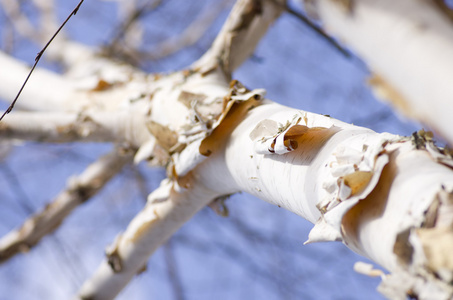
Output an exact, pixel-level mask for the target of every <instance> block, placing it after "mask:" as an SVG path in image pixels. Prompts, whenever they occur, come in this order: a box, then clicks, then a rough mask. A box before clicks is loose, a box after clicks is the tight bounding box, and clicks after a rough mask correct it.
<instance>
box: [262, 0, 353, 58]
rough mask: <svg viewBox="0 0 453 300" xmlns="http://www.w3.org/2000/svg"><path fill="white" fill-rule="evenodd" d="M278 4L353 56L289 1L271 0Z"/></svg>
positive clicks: (341, 51) (348, 56) (339, 49)
mask: <svg viewBox="0 0 453 300" xmlns="http://www.w3.org/2000/svg"><path fill="white" fill-rule="evenodd" d="M270 1H272V2H273V3H275V4H276V5H278V6H280V7H282V8H283V9H284V10H285V11H286V12H287V13H289V14H290V15H292V16H294V17H296V18H297V19H299V20H300V21H302V22H303V23H305V24H306V25H307V26H308V27H310V28H311V29H312V30H314V31H315V32H316V33H317V34H319V35H320V36H321V37H322V38H323V39H325V40H326V41H327V42H328V43H329V44H330V45H332V46H333V47H334V48H335V49H337V50H338V51H339V52H340V53H341V54H343V55H344V56H345V57H347V58H351V53H350V52H349V51H348V50H346V49H345V48H344V47H343V46H341V45H340V44H339V43H338V42H337V41H336V40H335V39H333V38H332V37H331V36H329V35H328V34H327V33H325V32H324V30H323V29H322V28H321V27H320V26H318V25H316V24H315V23H313V22H312V21H311V20H310V19H309V18H308V17H307V16H306V15H304V14H302V13H300V12H298V11H295V10H294V9H292V8H291V7H289V6H288V4H287V3H280V2H279V1H277V0H270Z"/></svg>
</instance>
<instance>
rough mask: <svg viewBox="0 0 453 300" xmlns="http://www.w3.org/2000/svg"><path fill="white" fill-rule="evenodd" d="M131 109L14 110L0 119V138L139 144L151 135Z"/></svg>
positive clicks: (141, 119) (51, 141)
mask: <svg viewBox="0 0 453 300" xmlns="http://www.w3.org/2000/svg"><path fill="white" fill-rule="evenodd" d="M144 123H145V121H144V119H143V118H140V115H138V114H133V113H131V112H128V111H125V112H94V113H46V112H14V113H12V114H11V115H10V116H8V118H7V119H5V120H3V121H2V122H1V123H0V138H3V139H21V140H28V141H36V142H48V143H69V142H113V143H117V144H128V145H131V146H135V147H138V146H140V145H141V144H142V143H144V142H145V141H146V140H148V139H149V138H150V137H151V135H150V134H149V132H148V130H147V129H146V127H145V126H144Z"/></svg>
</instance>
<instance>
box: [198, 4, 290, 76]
mask: <svg viewBox="0 0 453 300" xmlns="http://www.w3.org/2000/svg"><path fill="white" fill-rule="evenodd" d="M281 12H282V7H281V6H280V5H276V4H275V3H272V2H270V1H258V0H239V1H237V2H236V4H235V5H234V7H233V9H232V11H231V13H230V15H229V16H228V19H227V21H226V22H225V24H224V25H223V27H222V30H221V31H220V33H219V34H218V35H217V37H216V39H215V41H214V43H213V44H212V46H211V48H210V49H209V50H208V51H207V52H206V53H205V54H204V55H203V56H202V57H201V58H200V59H199V60H197V61H196V62H195V63H194V64H193V65H192V67H193V68H195V69H198V70H200V72H201V73H203V74H207V73H209V72H211V71H214V70H216V69H218V68H219V69H220V70H221V71H222V72H223V73H224V74H225V76H226V77H227V78H229V77H230V76H231V73H232V72H233V71H234V70H235V69H236V68H238V67H239V66H240V65H241V64H242V63H243V62H244V61H245V60H246V59H247V58H249V57H250V56H251V55H252V53H253V51H254V50H255V47H256V46H257V44H258V43H259V41H260V40H261V38H262V37H263V36H264V35H265V33H266V32H267V29H268V28H269V26H270V25H271V24H272V23H273V22H274V21H275V20H276V19H277V18H278V17H279V16H280V13H281Z"/></svg>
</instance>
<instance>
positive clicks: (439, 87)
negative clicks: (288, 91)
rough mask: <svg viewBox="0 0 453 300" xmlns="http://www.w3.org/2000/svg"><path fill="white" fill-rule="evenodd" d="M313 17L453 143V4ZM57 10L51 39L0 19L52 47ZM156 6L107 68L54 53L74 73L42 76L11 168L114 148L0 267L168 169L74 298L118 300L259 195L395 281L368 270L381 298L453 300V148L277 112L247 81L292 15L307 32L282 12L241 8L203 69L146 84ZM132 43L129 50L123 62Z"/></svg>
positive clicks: (8, 142) (20, 19) (8, 95)
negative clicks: (207, 216) (176, 242)
mask: <svg viewBox="0 0 453 300" xmlns="http://www.w3.org/2000/svg"><path fill="white" fill-rule="evenodd" d="M304 2H305V4H306V5H307V6H306V8H305V11H306V12H307V14H308V15H310V16H312V17H313V18H319V19H320V20H321V22H322V23H323V24H324V26H325V30H326V32H327V33H328V34H332V35H334V36H337V37H338V38H340V40H341V41H343V42H344V43H345V44H346V45H347V46H349V47H351V49H352V51H355V52H356V53H357V55H358V56H359V57H360V58H361V59H363V62H364V63H365V64H366V65H367V66H368V67H369V68H370V70H371V72H372V74H374V75H373V76H372V77H371V79H370V83H371V86H372V88H373V89H374V91H375V92H376V94H377V95H378V96H379V97H382V98H385V99H388V100H390V101H391V102H392V103H393V104H394V105H395V106H396V107H398V108H399V109H400V110H402V111H403V112H404V113H406V114H407V115H409V116H410V117H412V118H415V119H417V120H418V121H420V122H421V123H422V124H423V125H424V126H427V129H428V128H429V129H432V130H434V131H435V133H436V134H438V135H439V136H440V137H442V138H443V139H445V140H446V141H447V143H451V141H452V137H451V133H450V131H449V125H450V120H449V117H448V112H449V111H450V109H449V108H450V105H451V104H450V101H449V99H450V97H451V96H452V95H453V91H452V90H451V89H452V85H451V84H450V80H449V79H450V78H452V76H450V75H451V74H450V73H451V72H452V70H453V58H452V55H451V54H450V53H453V52H452V51H451V50H453V49H452V43H453V28H452V25H451V10H450V9H449V7H448V6H447V4H445V3H444V2H441V1H399V2H398V3H392V2H389V1H385V0H382V1H368V0H361V1H332V0H318V1H304ZM49 3H51V2H48V1H46V4H47V5H46V4H44V2H41V1H35V4H34V5H35V6H36V7H37V8H38V9H39V10H40V12H41V13H40V15H41V17H42V18H41V21H42V22H43V23H42V26H41V27H42V29H43V30H42V36H41V34H39V35H38V34H37V33H36V32H35V31H36V29H35V28H34V26H33V25H32V23H30V20H29V19H27V16H26V15H25V14H23V13H22V12H21V10H20V7H16V6H15V4H14V3H13V4H12V3H10V2H6V1H4V2H3V4H2V5H3V9H4V11H5V13H6V14H8V16H9V17H10V18H9V19H10V20H11V22H12V24H13V28H14V30H15V31H17V32H19V33H20V34H21V35H23V36H27V37H28V38H30V39H36V41H37V42H38V43H42V42H43V41H44V40H45V36H46V33H49V32H53V31H55V28H57V27H58V26H57V24H58V22H57V21H56V20H57V18H56V16H55V13H56V12H55V11H54V10H53V9H52V4H49ZM158 4H159V3H157V1H156V2H146V3H145V4H141V5H142V6H140V4H137V5H138V6H137V7H139V8H140V9H136V6H134V1H133V2H130V3H129V2H127V3H126V2H124V3H123V2H121V5H122V6H121V8H122V10H121V12H123V14H124V15H122V18H123V19H124V20H125V21H124V23H123V24H124V29H125V30H121V31H119V32H121V34H120V35H118V36H117V37H114V38H113V42H112V44H111V46H110V47H108V48H106V49H105V50H104V51H103V52H98V51H95V50H93V49H91V48H89V47H87V46H84V45H81V44H79V43H77V42H74V41H71V40H70V39H69V38H68V37H67V36H65V35H63V36H61V37H60V38H59V39H57V40H55V41H54V43H53V44H52V45H51V48H49V54H48V55H49V57H50V58H52V59H53V60H54V61H57V62H59V63H60V64H61V65H62V66H63V67H64V72H63V73H62V74H58V73H55V72H51V71H46V70H44V69H37V70H36V71H35V72H34V74H33V79H32V80H30V81H29V82H28V83H27V85H26V88H25V89H24V91H23V93H22V95H21V98H20V99H19V101H18V102H17V108H15V109H14V110H13V111H12V112H11V113H10V114H8V115H6V116H5V118H4V119H3V120H2V121H1V123H0V135H1V136H2V147H3V149H5V150H4V156H5V157H6V156H7V155H8V153H11V152H12V149H14V148H13V147H14V145H15V144H16V143H18V142H21V141H35V142H39V143H71V142H95V143H110V144H112V145H114V147H113V148H112V150H111V151H110V153H108V154H106V155H103V156H101V157H99V158H98V159H97V160H96V161H94V162H92V163H91V164H90V165H89V166H88V167H87V168H86V169H85V170H84V171H83V172H81V173H80V174H79V175H76V176H73V177H72V178H71V179H70V180H68V182H67V185H66V188H65V189H63V191H62V192H61V193H59V194H58V195H57V196H55V198H54V199H53V200H52V202H51V203H50V204H49V205H47V206H46V207H45V208H43V209H42V210H40V211H37V212H35V213H34V214H33V215H31V216H30V217H29V218H28V219H27V220H26V221H25V222H24V223H23V224H22V225H21V226H19V227H18V228H17V229H13V230H12V231H11V232H10V233H8V234H7V235H5V236H4V237H3V238H2V239H1V240H0V258H1V260H2V261H6V260H7V259H9V258H11V257H13V256H15V255H17V254H18V253H20V252H26V251H29V250H31V251H33V249H32V248H33V246H35V245H36V244H37V243H39V242H40V240H41V239H42V238H43V237H44V236H45V235H47V234H50V233H52V232H53V231H55V230H56V229H57V228H58V226H59V225H60V224H62V222H64V220H65V219H66V218H67V217H68V216H69V215H70V214H72V213H74V215H76V214H77V211H74V209H75V208H76V207H78V206H80V205H81V204H83V203H85V202H86V201H88V200H89V199H90V198H92V197H93V195H95V194H96V193H97V192H98V191H100V190H101V189H102V188H103V187H104V186H105V185H106V184H107V183H108V182H109V181H110V180H111V179H112V178H113V176H114V175H115V174H117V173H119V172H120V171H121V170H122V169H123V168H125V167H126V166H128V165H132V164H139V163H141V162H142V163H143V162H146V163H147V164H148V165H149V166H154V167H160V168H162V169H164V170H165V179H163V180H162V181H161V183H160V185H159V186H158V187H157V188H156V189H155V190H154V191H152V192H151V193H150V194H149V196H148V197H147V201H146V204H145V205H144V207H143V209H142V210H141V211H140V212H139V213H138V214H137V215H136V216H135V217H134V218H133V219H132V221H131V222H130V223H129V224H128V225H127V227H126V228H124V230H123V232H121V233H118V235H117V237H116V238H115V240H114V241H112V242H111V244H110V245H109V246H107V247H106V249H105V258H104V260H103V261H102V262H100V264H99V267H98V268H97V270H96V271H95V272H94V273H93V275H92V276H91V277H90V278H87V279H86V281H85V282H84V283H83V285H81V287H80V290H79V291H78V292H77V294H76V295H75V298H77V299H112V298H115V297H116V296H117V295H118V294H119V293H120V292H121V290H122V289H123V288H124V287H125V286H126V285H127V284H128V283H129V282H130V281H131V280H133V278H134V277H135V276H136V275H137V274H139V273H141V272H143V271H144V270H145V269H146V264H147V261H148V259H149V257H150V256H151V255H152V254H153V253H154V252H155V251H156V250H157V249H158V248H159V247H161V246H162V245H164V244H165V242H166V241H167V240H168V239H169V238H170V237H171V236H172V235H174V234H175V232H176V231H177V230H178V229H179V228H180V227H181V226H183V225H184V224H185V223H186V222H188V221H189V220H190V219H191V218H192V217H193V216H194V215H195V214H197V212H199V211H200V210H201V209H202V208H204V207H205V206H210V207H212V208H213V209H214V210H215V211H216V212H218V213H219V214H221V215H222V214H223V215H226V214H227V210H226V207H225V203H224V202H225V200H226V199H227V198H228V197H229V196H230V195H232V194H236V193H240V192H246V193H249V194H251V195H254V196H256V197H258V198H260V199H262V200H264V201H267V202H269V203H271V204H273V205H275V206H278V207H282V208H284V209H286V210H288V211H290V212H292V213H294V214H296V215H298V216H300V217H302V218H304V219H306V220H308V221H310V222H311V223H313V224H314V226H313V228H312V230H311V232H310V234H309V236H308V238H307V241H306V243H314V242H332V241H340V242H342V243H343V244H345V245H346V246H347V247H348V248H350V249H351V250H352V251H354V252H356V253H358V254H360V255H362V256H364V257H366V258H369V259H370V260H372V261H374V262H375V263H377V264H378V265H380V266H382V267H383V268H384V269H385V270H386V272H383V271H379V270H375V269H373V268H372V267H371V266H370V265H366V264H357V265H356V270H357V271H359V272H361V273H365V274H368V275H370V276H378V277H380V278H381V279H382V283H381V284H380V286H379V288H378V289H379V290H380V292H381V293H383V294H384V295H385V296H386V297H388V298H389V299H406V297H408V296H409V297H413V298H416V299H451V298H452V297H453V287H452V284H451V282H452V279H453V277H452V275H453V273H452V271H453V260H452V255H451V253H452V250H453V249H452V247H453V246H452V245H453V235H452V199H453V198H452V191H453V173H452V171H451V168H452V166H453V161H452V159H451V151H450V150H449V148H448V147H447V146H446V147H438V146H437V145H436V144H435V142H434V139H433V134H432V133H431V132H430V131H425V130H420V131H418V132H415V133H414V134H413V135H411V136H399V135H395V134H392V133H377V132H375V131H373V130H371V129H368V128H365V127H360V126H356V125H353V124H349V123H346V122H343V121H340V120H337V119H335V118H333V117H330V116H329V115H322V114H316V113H312V112H309V111H305V110H302V109H301V108H290V107H287V106H284V105H282V104H278V103H277V102H274V101H272V100H271V99H269V98H267V97H266V89H265V87H264V88H263V87H251V86H250V85H249V84H248V83H247V82H240V81H238V80H235V71H236V70H237V69H238V68H239V67H240V66H241V65H243V64H244V62H245V61H246V60H247V59H248V58H249V57H250V56H252V55H253V53H254V51H255V48H256V47H257V45H258V43H259V42H260V40H261V39H262V38H263V37H264V36H265V35H266V33H267V31H268V29H269V27H270V26H271V25H272V24H273V23H274V22H275V21H276V20H277V19H278V18H279V17H280V16H281V14H282V13H285V12H286V13H287V12H290V13H292V14H295V15H297V16H299V17H301V18H302V19H304V20H305V21H306V22H308V21H307V19H305V16H304V15H302V14H298V13H297V12H296V11H295V10H293V9H292V8H290V7H288V6H287V3H286V2H284V1H271V0H262V1H256V0H238V1H237V2H236V3H235V4H234V7H233V8H232V10H231V12H230V14H229V16H228V17H227V19H226V21H225V23H224V25H223V26H222V29H221V30H220V32H219V33H218V34H217V36H216V37H215V40H214V41H213V43H212V46H211V47H210V48H209V49H208V50H207V51H206V52H205V53H204V54H203V55H202V56H201V57H200V58H199V59H197V60H196V61H194V62H192V63H191V64H190V65H188V66H187V67H185V68H183V69H181V70H175V71H174V72H171V73H167V74H160V73H149V72H145V71H143V70H141V69H139V68H137V67H136V66H134V65H133V64H134V63H137V62H140V61H141V60H142V59H146V57H148V59H149V58H151V57H152V55H153V54H150V55H149V56H146V53H143V52H142V51H141V50H140V47H139V46H140V43H141V41H143V37H142V36H141V32H142V31H141V29H142V28H141V27H140V26H139V23H137V22H135V21H136V19H137V16H138V15H139V14H140V13H144V12H146V11H150V10H152V9H154V8H155V7H157V5H158ZM225 5H226V4H225ZM222 8H223V7H220V8H219V7H217V8H216V9H218V12H220V11H221V10H222ZM82 9H83V8H82ZM213 15H214V16H216V15H217V13H215V12H213V11H212V10H208V11H207V12H206V13H205V14H203V13H201V16H200V18H198V19H197V20H198V21H197V22H193V23H192V24H191V25H190V26H188V27H187V30H186V31H184V32H183V33H182V34H181V36H179V37H178V38H175V39H174V40H167V41H166V42H165V43H163V44H161V45H160V47H159V49H160V50H161V51H160V52H159V51H157V52H155V53H154V55H156V56H157V57H159V56H164V55H167V54H168V53H172V52H174V51H177V50H178V49H181V48H184V47H187V45H191V44H193V43H195V42H196V40H197V39H199V38H200V37H201V36H202V35H203V28H205V27H206V23H209V22H213V20H214V19H215V18H213ZM309 24H310V26H312V27H314V28H315V29H316V30H318V31H319V32H320V34H321V35H322V36H323V39H324V40H325V41H326V43H330V44H334V45H335V46H336V47H338V45H336V44H335V42H334V41H333V40H332V39H330V37H328V35H326V34H325V33H324V32H323V31H322V30H320V29H319V28H317V25H313V23H309ZM44 25H45V26H44ZM131 28H132V29H133V30H132V29H131ZM126 29H127V30H126ZM125 42H127V43H128V44H130V45H131V48H130V49H128V48H124V46H122V43H125ZM340 47H341V46H340ZM275 55H278V53H276V54H275ZM113 57H116V59H113ZM120 58H121V59H123V61H120V60H119V59H120ZM124 61H128V62H129V63H125V62H124ZM0 65H1V66H2V70H7V71H2V72H0V76H1V78H0V85H1V88H0V93H1V94H0V97H1V98H3V99H13V98H14V96H15V94H16V93H17V90H18V88H17V87H18V86H20V84H19V83H21V81H23V78H25V77H26V74H27V73H28V67H26V66H25V65H24V64H23V63H22V62H20V61H18V60H17V59H16V58H13V57H12V56H10V55H8V54H6V53H1V54H0ZM275 76H278V74H275ZM325 110H326V113H329V111H328V108H326V109H325Z"/></svg>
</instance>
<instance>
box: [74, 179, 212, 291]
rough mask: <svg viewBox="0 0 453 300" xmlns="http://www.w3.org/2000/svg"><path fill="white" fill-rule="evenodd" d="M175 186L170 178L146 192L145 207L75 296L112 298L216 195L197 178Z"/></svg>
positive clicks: (108, 250)
mask: <svg viewBox="0 0 453 300" xmlns="http://www.w3.org/2000/svg"><path fill="white" fill-rule="evenodd" d="M177 189H179V188H178V187H177V186H175V184H174V183H173V182H171V181H168V180H164V181H163V182H162V184H161V186H160V187H159V188H158V189H156V190H155V191H154V192H153V193H151V194H150V196H149V197H148V203H147V204H146V206H145V208H144V209H143V210H142V211H141V212H140V213H139V214H138V215H137V216H136V217H135V218H134V219H133V220H132V221H131V223H130V224H129V226H128V228H127V229H126V231H125V232H124V233H123V234H121V235H119V236H118V237H117V238H116V240H115V242H114V243H113V245H111V246H110V247H108V249H107V250H106V253H107V259H106V260H104V261H103V262H102V263H101V265H100V266H99V267H98V269H97V271H96V272H95V274H94V275H93V276H92V278H90V279H88V280H87V281H86V282H85V283H84V285H83V286H82V288H81V290H80V291H79V294H78V299H113V298H114V297H115V296H116V295H117V294H118V293H119V292H120V291H121V290H122V289H123V288H124V287H125V286H126V284H127V283H128V282H129V281H130V280H131V279H132V277H133V276H135V275H137V274H138V273H140V272H141V271H143V269H144V267H146V262H147V260H148V258H149V256H150V255H151V254H152V253H153V252H154V251H155V250H156V249H157V248H158V247H159V246H161V245H162V244H163V243H164V242H165V241H166V240H167V239H168V238H169V237H170V236H171V235H172V234H173V233H174V232H175V231H176V230H178V229H179V228H180V227H181V226H182V225H183V224H184V223H185V222H187V221H188V220H189V219H190V218H191V217H192V216H193V215H194V214H195V213H197V212H198V211H199V210H200V209H201V208H203V207H204V206H205V205H206V204H208V203H209V202H210V201H211V200H212V199H213V198H215V197H217V196H218V194H217V193H216V192H213V191H211V190H209V189H207V188H206V187H205V186H204V185H203V182H202V181H198V180H197V179H194V181H191V188H190V189H183V190H180V191H178V190H177Z"/></svg>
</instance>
